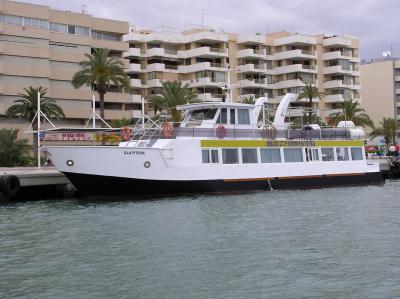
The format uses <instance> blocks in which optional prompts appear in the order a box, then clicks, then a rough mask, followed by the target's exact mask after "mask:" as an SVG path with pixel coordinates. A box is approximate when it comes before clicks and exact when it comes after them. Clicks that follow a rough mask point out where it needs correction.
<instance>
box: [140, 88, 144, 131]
mask: <svg viewBox="0 0 400 299" xmlns="http://www.w3.org/2000/svg"><path fill="white" fill-rule="evenodd" d="M141 98H142V128H144V97H143V96H142V97H141Z"/></svg>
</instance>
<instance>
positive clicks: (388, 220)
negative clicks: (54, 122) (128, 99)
mask: <svg viewBox="0 0 400 299" xmlns="http://www.w3.org/2000/svg"><path fill="white" fill-rule="evenodd" d="M399 190H400V181H387V183H386V185H385V186H383V187H378V186H371V187H359V188H335V189H319V190H304V191H274V192H259V193H251V194H246V195H230V196H209V195H207V196H205V195H204V196H195V197H178V198H166V199H163V200H151V201H149V200H147V201H138V200H127V201H93V200H92V201H87V200H71V199H69V200H59V201H58V200H51V201H26V202H18V203H3V204H0V298H310V297H315V298H319V297H331V298H337V297H346V298H349V297H351V298H395V297H397V298H398V297H400V196H399Z"/></svg>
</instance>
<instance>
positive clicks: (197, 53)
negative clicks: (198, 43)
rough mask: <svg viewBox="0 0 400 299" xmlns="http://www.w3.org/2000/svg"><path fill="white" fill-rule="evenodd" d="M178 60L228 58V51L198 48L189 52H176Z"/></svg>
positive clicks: (224, 49)
mask: <svg viewBox="0 0 400 299" xmlns="http://www.w3.org/2000/svg"><path fill="white" fill-rule="evenodd" d="M178 56H179V58H191V57H228V49H226V48H211V47H200V48H195V49H190V50H182V51H178Z"/></svg>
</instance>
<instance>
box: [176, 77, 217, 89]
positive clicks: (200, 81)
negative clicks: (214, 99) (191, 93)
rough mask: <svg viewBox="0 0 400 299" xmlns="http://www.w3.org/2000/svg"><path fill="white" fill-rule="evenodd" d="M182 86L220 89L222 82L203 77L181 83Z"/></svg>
mask: <svg viewBox="0 0 400 299" xmlns="http://www.w3.org/2000/svg"><path fill="white" fill-rule="evenodd" d="M182 82H183V84H189V87H191V88H192V87H222V85H223V84H224V81H218V80H216V79H214V78H210V77H204V78H197V79H193V80H185V81H182Z"/></svg>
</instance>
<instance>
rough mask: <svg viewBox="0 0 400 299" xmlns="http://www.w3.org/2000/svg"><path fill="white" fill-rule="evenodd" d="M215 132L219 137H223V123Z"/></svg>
mask: <svg viewBox="0 0 400 299" xmlns="http://www.w3.org/2000/svg"><path fill="white" fill-rule="evenodd" d="M216 134H217V137H218V138H219V139H223V138H224V137H225V136H226V128H225V127H224V126H223V125H219V126H218V127H217V132H216Z"/></svg>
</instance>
